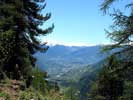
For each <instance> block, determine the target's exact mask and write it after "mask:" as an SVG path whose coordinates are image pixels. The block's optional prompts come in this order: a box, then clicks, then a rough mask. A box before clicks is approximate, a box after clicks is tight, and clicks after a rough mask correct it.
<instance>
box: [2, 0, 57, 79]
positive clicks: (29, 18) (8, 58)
mask: <svg viewBox="0 0 133 100" xmlns="http://www.w3.org/2000/svg"><path fill="white" fill-rule="evenodd" d="M0 5H1V6H0V19H1V20H0V68H1V70H3V71H5V73H6V74H7V76H8V77H12V78H16V79H20V77H21V76H23V77H27V76H30V72H31V68H32V66H34V64H35V61H36V59H35V58H34V57H33V56H32V55H33V54H34V53H35V52H36V51H46V50H47V47H46V46H45V45H46V43H44V44H40V41H39V40H38V39H37V37H38V36H41V35H47V34H48V33H50V32H52V30H53V28H54V26H51V27H49V28H47V29H42V28H40V26H41V25H43V23H44V22H45V21H47V20H48V19H49V18H50V17H51V14H50V13H47V14H46V15H45V16H43V15H42V14H41V11H42V10H43V9H44V8H45V6H46V3H45V0H0ZM16 76H17V77H16Z"/></svg>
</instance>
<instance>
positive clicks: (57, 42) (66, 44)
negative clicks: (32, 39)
mask: <svg viewBox="0 0 133 100" xmlns="http://www.w3.org/2000/svg"><path fill="white" fill-rule="evenodd" d="M47 42H48V45H51V46H54V45H64V46H94V45H96V44H91V43H81V42H74V43H73V42H62V41H56V40H47Z"/></svg>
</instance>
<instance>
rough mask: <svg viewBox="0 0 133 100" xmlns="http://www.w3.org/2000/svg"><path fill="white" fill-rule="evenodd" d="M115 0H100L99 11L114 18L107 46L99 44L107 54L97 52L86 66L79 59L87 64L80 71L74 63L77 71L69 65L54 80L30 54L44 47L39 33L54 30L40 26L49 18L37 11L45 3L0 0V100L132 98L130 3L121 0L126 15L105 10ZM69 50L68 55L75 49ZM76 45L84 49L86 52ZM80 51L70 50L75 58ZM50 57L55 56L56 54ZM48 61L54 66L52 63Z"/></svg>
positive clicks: (132, 5)
mask: <svg viewBox="0 0 133 100" xmlns="http://www.w3.org/2000/svg"><path fill="white" fill-rule="evenodd" d="M117 1H119V0H104V1H103V3H102V4H101V6H100V8H101V9H100V10H101V13H103V14H104V15H110V16H111V17H112V18H113V25H111V30H110V31H108V30H106V34H107V37H108V38H109V39H111V40H112V44H110V45H104V46H102V47H100V48H101V53H102V52H103V53H105V52H106V53H107V52H111V54H109V55H108V56H107V55H106V56H104V57H101V56H97V59H98V57H99V59H100V58H103V59H100V60H95V64H93V66H92V65H86V63H85V62H86V61H87V60H83V61H82V63H83V64H85V65H84V66H87V67H84V68H83V69H81V67H79V65H76V66H77V69H76V70H73V69H71V70H70V71H68V72H67V74H68V75H64V76H63V77H62V78H59V77H56V80H58V81H60V80H63V81H60V84H59V83H58V81H52V80H50V79H49V73H47V72H46V71H44V70H41V69H40V67H39V66H38V65H37V64H36V62H37V61H38V59H37V58H36V56H34V54H36V53H37V52H41V53H45V52H47V51H48V50H49V46H47V42H44V43H42V41H41V40H39V38H38V37H41V36H46V35H48V34H49V33H51V32H52V31H54V30H53V29H54V25H51V26H50V27H47V28H45V29H43V28H41V26H42V25H43V24H45V22H47V21H48V20H49V19H50V18H51V13H46V14H45V15H43V14H42V13H41V11H42V10H44V9H45V7H46V1H45V0H0V5H1V6H0V100H132V99H133V76H132V74H133V3H132V2H131V3H130V4H125V8H126V9H128V10H129V14H125V13H124V12H122V11H121V10H119V9H117V8H116V9H114V10H113V11H110V10H112V4H113V3H114V2H116V3H117ZM58 47H59V48H61V49H62V47H61V46H58ZM59 48H58V49H59ZM63 48H64V47H63ZM65 48H66V47H65ZM54 49H55V48H54ZM69 49H70V48H69ZM71 49H72V52H71V53H73V51H74V50H77V49H79V48H77V47H72V48H71ZM80 49H81V51H82V52H86V53H88V52H87V51H88V50H90V48H80ZM94 49H95V51H96V50H99V47H93V49H92V50H90V52H92V51H93V52H94ZM59 50H60V49H59ZM63 50H64V49H63ZM65 50H66V49H65ZM67 50H68V49H67ZM67 50H66V51H67ZM113 50H114V51H115V52H114V51H113ZM69 51H70V50H69ZM81 51H78V52H74V53H73V54H75V56H74V57H75V58H77V59H78V60H81V58H80V57H79V56H78V55H79V54H82V52H81ZM51 52H53V51H52V50H51ZM58 53H59V54H61V52H58ZM53 54H55V52H53ZM66 55H67V54H66ZM54 56H55V58H54V57H53V58H54V59H57V58H58V57H56V55H54ZM90 56H91V55H90ZM46 57H49V56H46ZM78 57H79V58H78ZM86 57H87V55H86V56H85V58H86ZM70 58H71V55H69V56H68V58H67V59H64V62H63V61H62V62H61V63H65V64H64V67H65V65H66V64H67V63H66V62H65V61H68V59H70ZM41 59H42V58H41ZM58 59H59V58H58ZM77 59H76V60H75V59H74V58H73V59H70V60H71V61H72V62H71V63H70V66H73V67H74V68H75V65H73V63H74V62H76V61H77ZM88 59H90V58H89V57H88ZM44 60H45V59H44ZM92 61H94V59H93V60H92ZM47 64H48V63H47ZM49 64H51V65H52V66H55V62H54V63H52V62H50V63H49ZM58 66H61V64H60V65H58ZM53 73H54V72H53Z"/></svg>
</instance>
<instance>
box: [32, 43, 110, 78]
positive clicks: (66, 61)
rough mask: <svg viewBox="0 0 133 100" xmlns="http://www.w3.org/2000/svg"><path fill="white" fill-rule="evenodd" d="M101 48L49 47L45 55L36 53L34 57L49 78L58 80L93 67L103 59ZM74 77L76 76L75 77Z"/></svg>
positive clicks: (98, 46) (105, 55)
mask: <svg viewBox="0 0 133 100" xmlns="http://www.w3.org/2000/svg"><path fill="white" fill-rule="evenodd" d="M100 51H101V46H100V45H97V46H64V45H55V46H51V47H50V48H49V49H48V51H47V52H46V53H40V52H37V53H36V54H35V55H34V56H35V57H36V58H37V59H38V60H37V65H38V66H39V67H40V69H42V70H45V71H47V72H48V73H49V76H50V78H52V79H59V78H61V77H64V76H66V75H69V74H68V73H73V72H75V71H77V72H78V71H80V72H84V71H83V70H86V68H84V67H86V66H88V65H93V64H96V63H98V62H100V61H101V60H103V59H104V58H106V57H107V54H102V53H101V52H100ZM75 76H76V75H75Z"/></svg>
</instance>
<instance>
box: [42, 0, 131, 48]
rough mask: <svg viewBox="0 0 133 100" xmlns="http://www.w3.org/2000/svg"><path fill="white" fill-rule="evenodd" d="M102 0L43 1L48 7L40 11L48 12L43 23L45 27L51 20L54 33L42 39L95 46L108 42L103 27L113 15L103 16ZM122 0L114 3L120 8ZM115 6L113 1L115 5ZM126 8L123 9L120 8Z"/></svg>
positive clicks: (110, 21) (105, 27)
mask: <svg viewBox="0 0 133 100" xmlns="http://www.w3.org/2000/svg"><path fill="white" fill-rule="evenodd" d="M102 1H103V0H46V2H47V6H46V8H45V10H43V11H42V13H43V14H45V13H47V12H50V13H51V14H52V16H51V19H50V20H48V21H47V22H45V23H44V25H43V26H42V28H47V27H48V26H51V24H52V23H54V25H55V28H54V30H53V32H52V33H51V34H49V35H47V36H45V37H41V39H42V40H43V41H46V42H48V43H52V44H56V43H57V44H65V45H75V46H76V45H98V44H108V43H111V41H110V40H109V39H107V38H106V37H107V36H106V34H105V31H104V30H105V29H109V26H110V25H111V24H112V23H113V21H112V18H111V17H110V16H108V15H103V12H102V11H100V5H101V3H102ZM125 1H126V3H127V1H131V0H123V2H121V3H117V7H120V8H122V6H123V4H125ZM114 5H115V6H116V4H114ZM123 10H125V9H123Z"/></svg>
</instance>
